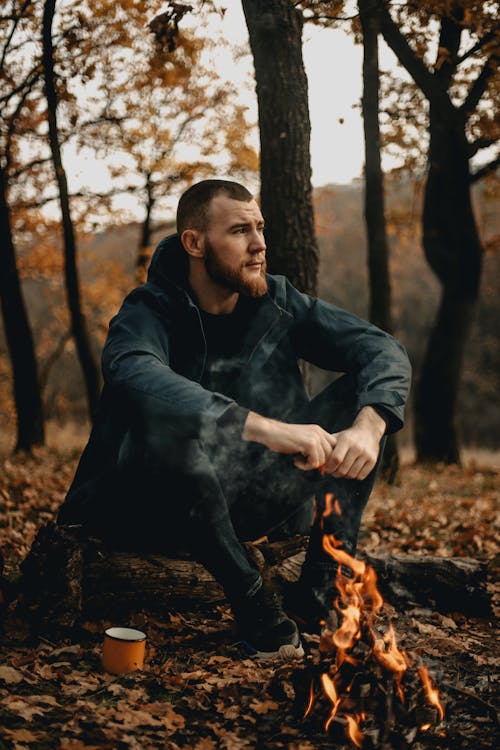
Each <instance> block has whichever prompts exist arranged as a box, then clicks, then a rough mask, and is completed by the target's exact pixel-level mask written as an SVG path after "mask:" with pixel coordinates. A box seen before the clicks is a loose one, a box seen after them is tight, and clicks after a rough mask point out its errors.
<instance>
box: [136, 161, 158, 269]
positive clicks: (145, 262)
mask: <svg viewBox="0 0 500 750" xmlns="http://www.w3.org/2000/svg"><path fill="white" fill-rule="evenodd" d="M145 189H146V198H147V199H146V215H145V217H144V221H143V222H142V227H141V239H140V240H139V249H138V252H137V263H136V277H137V281H138V283H139V284H143V283H144V282H145V281H146V277H147V270H148V266H149V261H150V260H151V214H152V211H153V207H154V204H155V202H156V199H155V197H154V195H153V186H152V185H151V173H150V172H148V174H147V175H146V185H145Z"/></svg>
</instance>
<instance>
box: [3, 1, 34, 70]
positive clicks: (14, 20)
mask: <svg viewBox="0 0 500 750" xmlns="http://www.w3.org/2000/svg"><path fill="white" fill-rule="evenodd" d="M29 5H31V0H24V3H23V5H22V6H21V8H20V9H19V13H18V15H17V16H13V17H12V19H11V20H12V21H13V24H12V29H11V31H10V34H9V35H8V37H7V39H6V40H5V44H4V46H3V49H2V58H1V59H0V70H3V66H4V63H5V57H6V55H7V52H8V49H9V45H10V43H11V41H12V38H13V36H14V34H15V33H16V29H17V24H18V23H19V21H20V20H21V18H22V15H23V13H24V11H25V10H26V8H27V7H28V6H29Z"/></svg>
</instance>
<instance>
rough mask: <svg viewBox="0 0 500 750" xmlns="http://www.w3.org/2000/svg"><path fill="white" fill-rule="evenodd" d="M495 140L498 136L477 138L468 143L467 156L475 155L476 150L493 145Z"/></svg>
mask: <svg viewBox="0 0 500 750" xmlns="http://www.w3.org/2000/svg"><path fill="white" fill-rule="evenodd" d="M497 141H498V138H477V140H475V141H474V142H473V143H470V144H469V147H468V149H467V154H468V156H469V158H471V157H472V156H475V155H476V154H477V152H478V151H481V150H482V149H483V148H489V147H490V146H494V145H495V143H496V142H497Z"/></svg>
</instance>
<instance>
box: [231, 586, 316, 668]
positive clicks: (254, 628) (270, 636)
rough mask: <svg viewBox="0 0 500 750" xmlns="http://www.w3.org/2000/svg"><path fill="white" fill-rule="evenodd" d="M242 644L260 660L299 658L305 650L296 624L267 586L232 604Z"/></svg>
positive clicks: (252, 655) (250, 653)
mask: <svg viewBox="0 0 500 750" xmlns="http://www.w3.org/2000/svg"><path fill="white" fill-rule="evenodd" d="M232 608H233V612H234V614H235V617H236V620H237V623H238V630H239V635H240V638H241V644H242V646H243V648H244V649H245V651H246V653H247V655H248V656H250V657H253V658H257V659H274V658H279V659H281V660H282V661H289V660H291V659H300V658H301V657H302V656H304V649H303V648H302V644H301V642H300V636H299V631H298V628H297V625H296V624H295V623H294V621H293V620H291V619H290V618H289V617H288V616H287V615H286V614H285V612H284V611H283V609H282V608H281V604H280V600H279V598H278V595H277V594H276V593H275V592H274V591H270V590H269V589H268V588H267V587H266V585H265V584H262V586H261V587H260V589H259V590H258V591H257V592H256V593H255V594H254V595H253V596H248V597H244V598H243V599H240V600H239V601H238V602H233V604H232Z"/></svg>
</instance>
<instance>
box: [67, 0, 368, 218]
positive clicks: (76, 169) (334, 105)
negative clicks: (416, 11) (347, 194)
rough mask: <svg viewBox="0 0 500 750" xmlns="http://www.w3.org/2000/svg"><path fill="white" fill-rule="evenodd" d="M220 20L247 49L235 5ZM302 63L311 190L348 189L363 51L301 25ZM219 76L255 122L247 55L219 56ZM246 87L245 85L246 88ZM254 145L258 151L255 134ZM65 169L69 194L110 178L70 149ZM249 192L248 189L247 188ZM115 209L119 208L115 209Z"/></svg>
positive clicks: (357, 159)
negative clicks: (336, 186)
mask: <svg viewBox="0 0 500 750" xmlns="http://www.w3.org/2000/svg"><path fill="white" fill-rule="evenodd" d="M227 5H228V8H227V12H226V14H225V17H224V21H223V24H224V36H225V37H226V38H227V39H230V40H231V42H233V43H235V44H237V45H248V32H247V28H246V24H245V19H244V15H243V10H242V7H241V3H240V2H232V3H228V4H227ZM303 57H304V65H305V68H306V74H307V77H308V82H309V108H310V119H311V164H312V173H313V174H312V182H313V185H314V187H319V186H321V185H325V184H329V183H337V184H338V183H349V182H351V180H353V179H355V178H357V177H360V176H361V171H362V167H363V159H364V156H363V148H364V146H363V124H362V119H361V110H360V107H359V102H360V97H361V85H362V84H361V65H362V49H361V46H359V45H355V44H354V41H353V38H352V36H350V35H347V34H346V33H345V32H343V31H342V30H340V29H317V28H315V27H313V26H312V25H310V24H306V25H305V27H304V33H303ZM215 62H216V65H217V66H218V67H219V71H220V74H221V75H222V76H223V77H227V78H228V79H230V80H231V81H232V82H234V83H236V84H238V83H240V84H241V85H240V92H241V99H242V101H243V103H244V104H245V105H247V106H248V120H249V121H250V122H257V98H256V94H255V89H254V86H253V63H252V58H251V55H250V54H248V55H246V56H244V57H243V58H242V59H240V60H239V61H237V62H235V60H234V57H233V53H232V52H231V51H230V49H225V50H224V49H221V50H220V52H218V54H217V56H216V59H215ZM249 81H250V85H248V83H249ZM253 144H254V146H255V147H256V149H257V150H258V147H259V137H258V131H257V128H255V134H254V139H253ZM64 161H65V166H66V169H67V172H68V178H69V180H70V184H71V187H72V189H74V190H78V189H80V188H82V187H83V186H85V185H86V184H87V185H90V184H94V185H95V183H96V180H97V181H98V182H99V183H100V189H102V190H104V189H106V187H107V183H108V181H109V176H108V175H107V173H106V169H105V168H104V165H103V164H99V162H96V160H95V157H94V155H93V154H92V153H91V152H90V150H89V151H88V153H85V150H80V152H79V153H78V155H77V154H76V152H73V151H72V149H71V147H70V148H68V149H66V152H65V159H64ZM251 189H252V187H251ZM117 203H118V204H120V205H119V207H120V208H125V207H127V204H128V208H129V210H132V211H133V206H132V205H131V204H130V197H128V196H125V197H123V199H120V200H118V201H117ZM117 207H118V206H117Z"/></svg>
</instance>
